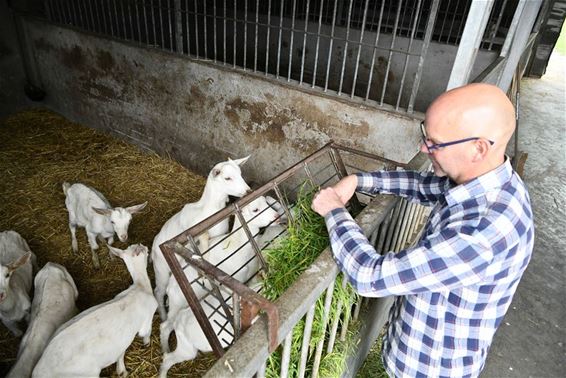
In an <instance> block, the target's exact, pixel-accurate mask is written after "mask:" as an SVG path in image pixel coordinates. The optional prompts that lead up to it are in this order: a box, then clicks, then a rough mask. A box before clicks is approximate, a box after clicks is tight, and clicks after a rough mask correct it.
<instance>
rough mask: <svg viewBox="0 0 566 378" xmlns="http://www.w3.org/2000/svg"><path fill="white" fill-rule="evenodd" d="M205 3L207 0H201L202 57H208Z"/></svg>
mask: <svg viewBox="0 0 566 378" xmlns="http://www.w3.org/2000/svg"><path fill="white" fill-rule="evenodd" d="M206 3H207V1H203V4H202V7H203V8H202V10H203V12H202V17H203V19H204V28H203V29H204V32H203V37H204V59H208V38H207V29H208V28H207V22H206V19H207V17H208V12H207V11H206ZM246 3H247V0H246Z"/></svg>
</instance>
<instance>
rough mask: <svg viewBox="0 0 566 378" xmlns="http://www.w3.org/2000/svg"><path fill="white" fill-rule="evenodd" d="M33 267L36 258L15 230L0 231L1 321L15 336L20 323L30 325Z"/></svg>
mask: <svg viewBox="0 0 566 378" xmlns="http://www.w3.org/2000/svg"><path fill="white" fill-rule="evenodd" d="M32 265H35V255H34V254H33V253H32V252H31V251H30V249H29V246H28V243H26V241H25V240H24V238H22V237H21V236H20V234H18V233H17V232H15V231H4V232H0V319H1V320H2V323H4V325H5V326H6V327H8V329H9V330H10V331H12V333H13V334H14V335H15V336H21V334H22V330H20V328H19V327H18V322H19V321H20V320H22V319H24V320H25V321H26V322H29V311H30V306H31V300H30V296H29V295H30V290H31V284H32V270H33V268H32Z"/></svg>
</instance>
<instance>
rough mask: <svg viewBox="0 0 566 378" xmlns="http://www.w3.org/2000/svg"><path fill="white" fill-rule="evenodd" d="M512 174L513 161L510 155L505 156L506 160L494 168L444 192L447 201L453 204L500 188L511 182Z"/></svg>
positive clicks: (450, 204)
mask: <svg viewBox="0 0 566 378" xmlns="http://www.w3.org/2000/svg"><path fill="white" fill-rule="evenodd" d="M512 175H513V168H512V167H511V161H510V159H509V157H507V156H505V162H503V164H501V165H500V166H499V167H497V168H495V169H494V170H491V171H489V172H487V173H485V174H483V175H481V176H479V177H476V178H475V179H473V180H471V181H468V182H467V183H465V184H461V185H457V186H454V187H452V188H451V189H449V190H448V191H446V193H445V194H444V197H445V198H446V203H447V204H448V205H449V206H452V205H455V204H457V203H461V202H463V201H465V200H467V199H470V198H475V197H478V196H480V195H483V194H485V193H486V192H488V191H490V190H491V189H495V188H500V187H502V186H503V185H504V184H505V183H507V182H509V180H510V179H511V176H512Z"/></svg>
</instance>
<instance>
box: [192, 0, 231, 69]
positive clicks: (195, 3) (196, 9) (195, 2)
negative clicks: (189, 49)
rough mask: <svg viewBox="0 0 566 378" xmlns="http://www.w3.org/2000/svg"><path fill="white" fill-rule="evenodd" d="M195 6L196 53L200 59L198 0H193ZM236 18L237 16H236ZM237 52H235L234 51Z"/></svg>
mask: <svg viewBox="0 0 566 378" xmlns="http://www.w3.org/2000/svg"><path fill="white" fill-rule="evenodd" d="M193 4H194V9H195V14H194V20H195V46H196V50H197V51H196V52H197V55H196V57H197V58H198V57H199V55H200V53H199V48H198V46H199V40H198V8H197V0H193ZM234 4H235V0H234ZM234 17H236V16H234ZM234 51H235V50H234ZM234 54H235V53H234Z"/></svg>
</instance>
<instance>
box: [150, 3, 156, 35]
mask: <svg viewBox="0 0 566 378" xmlns="http://www.w3.org/2000/svg"><path fill="white" fill-rule="evenodd" d="M151 24H152V26H153V44H154V45H155V46H157V32H156V30H155V7H154V4H153V0H151Z"/></svg>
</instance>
